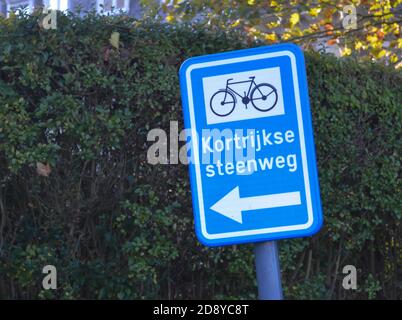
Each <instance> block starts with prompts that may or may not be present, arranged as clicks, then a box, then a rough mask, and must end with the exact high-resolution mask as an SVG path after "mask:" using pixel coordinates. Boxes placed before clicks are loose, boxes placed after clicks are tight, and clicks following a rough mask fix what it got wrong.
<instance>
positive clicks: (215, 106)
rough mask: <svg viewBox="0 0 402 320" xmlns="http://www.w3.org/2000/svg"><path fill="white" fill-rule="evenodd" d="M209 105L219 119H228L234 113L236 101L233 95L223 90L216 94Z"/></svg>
mask: <svg viewBox="0 0 402 320" xmlns="http://www.w3.org/2000/svg"><path fill="white" fill-rule="evenodd" d="M209 105H210V107H211V110H212V112H213V113H214V114H216V115H217V116H219V117H226V116H228V115H229V114H231V113H232V112H233V110H234V108H235V105H236V99H235V96H234V95H233V93H231V92H230V91H226V90H223V89H222V90H219V91H217V92H215V93H214V95H213V96H212V97H211V101H210V102H209Z"/></svg>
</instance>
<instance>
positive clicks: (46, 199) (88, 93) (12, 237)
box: [0, 14, 402, 299]
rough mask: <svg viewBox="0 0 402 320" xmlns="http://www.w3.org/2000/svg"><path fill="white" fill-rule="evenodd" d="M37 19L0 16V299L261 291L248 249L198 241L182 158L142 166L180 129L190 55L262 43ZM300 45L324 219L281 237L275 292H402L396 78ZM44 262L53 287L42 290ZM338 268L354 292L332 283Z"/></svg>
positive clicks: (149, 26) (112, 23) (64, 18)
mask: <svg viewBox="0 0 402 320" xmlns="http://www.w3.org/2000/svg"><path fill="white" fill-rule="evenodd" d="M38 18H39V16H38V15H33V16H26V15H23V14H21V15H20V16H18V17H15V16H14V17H12V18H10V19H4V18H0V298H59V299H60V298H61V299H71V298H78V299H79V298H93V299H97V298H119V299H146V298H186V299H188V298H234V299H239V298H256V291H257V290H256V281H255V274H254V261H253V254H252V245H242V246H231V247H224V248H213V249H211V248H206V247H203V246H202V245H201V244H199V243H198V241H197V240H196V238H195V236H194V230H193V218H192V208H191V198H190V190H189V179H188V175H187V167H186V166H185V165H169V166H168V165H150V164H148V163H147V161H146V153H147V149H148V147H149V146H150V144H151V143H152V142H148V141H147V139H146V138H147V134H148V132H149V130H150V129H153V128H162V129H165V130H169V123H170V121H175V120H178V121H179V124H180V126H182V113H181V103H180V92H179V83H178V68H179V66H180V64H181V63H182V62H183V61H184V60H185V59H186V58H188V57H191V56H196V55H203V54H208V53H214V52H220V51H227V50H233V49H239V48H244V47H247V46H256V45H258V43H251V44H250V43H248V44H247V43H244V42H243V41H242V37H241V35H239V34H227V33H224V32H220V31H216V30H202V29H200V28H198V27H194V26H172V25H164V24H156V23H148V22H146V21H144V22H138V21H134V20H132V19H130V18H127V17H124V16H117V17H116V16H115V17H100V16H96V15H94V14H89V15H88V16H86V17H85V18H80V17H77V16H74V15H72V14H68V15H61V14H59V15H58V19H57V29H56V30H45V29H41V28H40V27H39V25H38ZM114 32H117V33H118V37H119V39H118V46H117V45H116V37H114V40H113V41H110V38H111V35H112V33H114ZM115 35H116V34H115ZM306 56H307V68H308V70H307V72H308V79H309V86H310V88H309V89H310V97H311V104H312V111H313V119H314V129H315V141H316V147H317V157H318V163H319V173H320V183H321V191H322V200H323V207H324V208H323V209H324V214H325V224H324V228H323V229H322V231H321V232H320V233H319V234H318V235H316V236H314V237H313V238H311V239H309V238H304V239H295V240H286V241H281V242H280V254H281V264H282V270H283V281H284V289H285V293H286V297H287V298H296V299H297V298H310V299H315V298H340V299H342V298H363V299H364V298H401V287H400V286H401V284H400V283H401V279H400V278H398V276H399V277H400V273H399V274H398V263H399V266H400V263H401V243H400V221H401V212H402V208H401V201H400V195H401V184H400V172H401V169H400V167H401V166H400V154H401V139H400V137H401V134H402V132H401V124H402V119H401V95H400V92H401V90H400V89H401V76H400V74H397V73H395V71H392V70H390V69H387V68H384V67H381V66H379V65H374V64H359V63H357V62H356V61H354V60H345V59H342V60H338V59H336V58H334V57H331V56H327V55H322V56H320V55H317V54H306ZM46 264H53V265H55V266H56V267H57V271H58V289H57V290H50V291H44V290H43V289H42V287H41V282H42V278H43V276H44V275H43V274H42V273H41V271H42V267H43V266H44V265H46ZM346 264H353V265H355V266H356V267H357V269H358V279H357V280H358V286H360V287H359V289H358V290H356V291H353V290H350V291H347V290H344V289H343V288H342V278H343V275H342V268H343V266H344V265H346Z"/></svg>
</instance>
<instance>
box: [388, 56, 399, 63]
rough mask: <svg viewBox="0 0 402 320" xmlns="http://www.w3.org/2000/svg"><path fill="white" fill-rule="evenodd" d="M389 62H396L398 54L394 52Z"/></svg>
mask: <svg viewBox="0 0 402 320" xmlns="http://www.w3.org/2000/svg"><path fill="white" fill-rule="evenodd" d="M390 60H391V63H396V62H397V61H398V56H397V55H396V54H393V55H392V56H391V58H390Z"/></svg>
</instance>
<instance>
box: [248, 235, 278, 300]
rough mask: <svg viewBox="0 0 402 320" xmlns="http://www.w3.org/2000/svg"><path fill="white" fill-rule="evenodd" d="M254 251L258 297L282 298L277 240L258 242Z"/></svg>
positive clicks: (266, 298) (262, 298) (261, 298)
mask: <svg viewBox="0 0 402 320" xmlns="http://www.w3.org/2000/svg"><path fill="white" fill-rule="evenodd" d="M254 253H255V266H256V270H257V283H258V298H259V299H260V300H282V299H283V293H282V282H281V270H280V266H279V255H278V247H277V244H276V241H268V242H260V243H256V244H255V248H254Z"/></svg>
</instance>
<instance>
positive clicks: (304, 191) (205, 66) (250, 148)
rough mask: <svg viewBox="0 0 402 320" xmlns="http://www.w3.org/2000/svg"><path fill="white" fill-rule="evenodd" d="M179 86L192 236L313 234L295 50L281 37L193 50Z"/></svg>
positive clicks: (315, 192) (310, 170) (301, 69)
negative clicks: (240, 46)
mask: <svg viewBox="0 0 402 320" xmlns="http://www.w3.org/2000/svg"><path fill="white" fill-rule="evenodd" d="M180 86H181V94H182V101H183V110H184V121H185V127H186V129H188V131H189V136H188V139H189V141H188V158H189V161H190V163H189V167H190V179H191V192H192V199H193V209H194V216H195V228H196V233H197V236H198V238H199V240H200V241H201V242H202V243H203V244H205V245H209V246H217V245H228V244H236V243H247V242H259V241H266V240H276V239H283V238H292V237H303V236H309V235H312V234H313V233H315V232H317V231H318V230H319V229H320V227H321V224H322V212H321V203H320V193H319V183H318V176H317V167H316V160H315V150H314V141H313V130H312V122H311V114H310V107H309V100H308V91H307V80H306V73H305V64H304V57H303V53H302V51H301V50H300V49H299V48H298V47H297V46H295V45H291V44H281V45H274V46H268V47H259V48H253V49H246V50H238V51H232V52H226V53H219V54H211V55H206V56H201V57H194V58H190V59H188V60H186V61H185V62H184V63H183V65H182V66H181V69H180Z"/></svg>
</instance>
